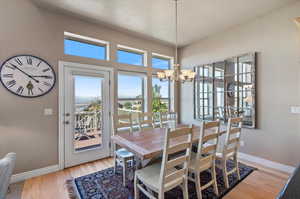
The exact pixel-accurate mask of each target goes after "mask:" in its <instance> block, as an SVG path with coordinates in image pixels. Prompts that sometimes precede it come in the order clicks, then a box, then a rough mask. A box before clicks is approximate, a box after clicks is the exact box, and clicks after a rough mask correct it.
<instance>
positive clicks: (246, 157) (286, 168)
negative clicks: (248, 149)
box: [239, 153, 296, 173]
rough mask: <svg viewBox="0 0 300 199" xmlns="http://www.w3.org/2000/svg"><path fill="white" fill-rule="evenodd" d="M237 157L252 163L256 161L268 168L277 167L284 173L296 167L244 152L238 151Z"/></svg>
mask: <svg viewBox="0 0 300 199" xmlns="http://www.w3.org/2000/svg"><path fill="white" fill-rule="evenodd" d="M239 158H240V159H244V160H247V161H250V162H254V163H257V164H261V165H263V166H265V167H269V168H272V169H277V170H279V171H283V172H286V173H293V172H294V170H295V169H296V168H295V167H292V166H289V165H285V164H281V163H278V162H273V161H271V160H267V159H264V158H260V157H257V156H253V155H249V154H246V153H239Z"/></svg>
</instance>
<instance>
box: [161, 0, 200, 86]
mask: <svg viewBox="0 0 300 199" xmlns="http://www.w3.org/2000/svg"><path fill="white" fill-rule="evenodd" d="M174 1H175V38H176V41H175V60H174V67H173V70H164V71H161V72H157V77H158V78H159V79H160V81H177V82H180V81H181V82H183V83H184V82H192V81H193V80H194V79H195V75H196V73H195V72H194V71H192V70H180V66H179V64H178V1H179V0H174Z"/></svg>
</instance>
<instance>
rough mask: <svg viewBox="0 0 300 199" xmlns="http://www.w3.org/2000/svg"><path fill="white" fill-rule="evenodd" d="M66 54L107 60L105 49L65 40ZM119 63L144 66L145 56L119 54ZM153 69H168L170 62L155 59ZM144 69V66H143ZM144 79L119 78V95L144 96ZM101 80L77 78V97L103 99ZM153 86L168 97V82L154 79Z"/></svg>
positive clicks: (126, 96) (124, 96)
mask: <svg viewBox="0 0 300 199" xmlns="http://www.w3.org/2000/svg"><path fill="white" fill-rule="evenodd" d="M65 54H69V55H75V56H81V57H88V58H94V59H105V47H102V46H95V45H91V44H86V43H81V42H78V41H72V40H68V39H65ZM117 57H118V62H120V63H128V64H133V65H143V56H142V55H141V54H137V53H128V52H126V51H118V52H117ZM152 65H153V66H152V67H155V68H161V69H168V66H169V62H168V61H167V60H164V59H159V58H153V59H152ZM141 67H143V66H141ZM143 79H144V78H143V77H141V76H133V75H124V74H120V75H119V76H118V87H119V88H118V95H119V97H122V98H134V97H136V96H138V95H141V94H142V81H143ZM101 81H102V79H101V78H98V77H86V76H75V95H76V97H96V96H99V97H101ZM152 84H153V86H154V85H155V84H158V85H159V86H161V87H162V88H161V95H162V97H167V96H168V82H160V81H159V79H157V78H153V83H152Z"/></svg>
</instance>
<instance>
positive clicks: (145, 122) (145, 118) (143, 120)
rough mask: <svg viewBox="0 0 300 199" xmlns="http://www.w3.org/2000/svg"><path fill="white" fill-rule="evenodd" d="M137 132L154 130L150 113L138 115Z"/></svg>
mask: <svg viewBox="0 0 300 199" xmlns="http://www.w3.org/2000/svg"><path fill="white" fill-rule="evenodd" d="M138 125H139V130H140V131H141V130H147V129H153V128H155V124H154V120H153V114H152V113H138Z"/></svg>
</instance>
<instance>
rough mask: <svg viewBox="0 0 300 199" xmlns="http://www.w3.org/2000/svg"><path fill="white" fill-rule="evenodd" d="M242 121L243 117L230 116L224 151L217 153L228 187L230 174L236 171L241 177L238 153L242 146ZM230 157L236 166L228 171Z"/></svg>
mask: <svg viewBox="0 0 300 199" xmlns="http://www.w3.org/2000/svg"><path fill="white" fill-rule="evenodd" d="M242 121H243V118H242V117H236V118H229V120H228V124H227V131H226V138H225V142H224V146H223V149H222V152H221V153H217V155H216V159H217V160H218V161H217V164H216V166H217V167H218V168H220V169H222V171H223V178H224V182H225V187H226V188H229V181H228V176H229V175H231V174H232V173H234V172H236V173H237V177H238V179H239V180H240V179H241V177H240V171H239V163H238V157H237V155H238V150H239V147H240V138H241V131H242ZM230 159H233V161H234V168H232V169H231V170H230V171H228V168H227V160H230Z"/></svg>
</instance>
